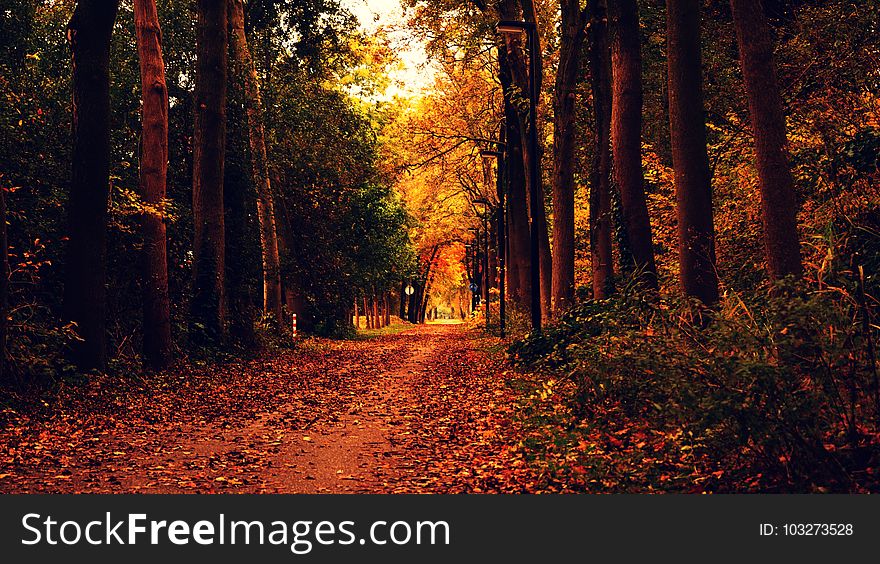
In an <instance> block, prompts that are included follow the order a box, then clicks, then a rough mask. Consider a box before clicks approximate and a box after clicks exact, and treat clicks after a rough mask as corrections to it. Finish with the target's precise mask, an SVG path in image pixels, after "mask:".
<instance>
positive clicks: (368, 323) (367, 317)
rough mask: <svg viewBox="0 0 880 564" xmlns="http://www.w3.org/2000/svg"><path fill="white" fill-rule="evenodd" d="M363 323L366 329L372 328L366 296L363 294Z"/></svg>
mask: <svg viewBox="0 0 880 564" xmlns="http://www.w3.org/2000/svg"><path fill="white" fill-rule="evenodd" d="M364 325H365V326H366V328H367V329H372V328H373V320H372V319H371V318H370V306H369V304H367V296H364Z"/></svg>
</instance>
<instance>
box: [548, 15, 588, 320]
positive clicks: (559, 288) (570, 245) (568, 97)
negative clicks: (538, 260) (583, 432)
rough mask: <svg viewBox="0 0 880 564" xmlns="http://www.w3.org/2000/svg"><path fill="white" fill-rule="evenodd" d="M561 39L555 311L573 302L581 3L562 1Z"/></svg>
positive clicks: (555, 191)
mask: <svg viewBox="0 0 880 564" xmlns="http://www.w3.org/2000/svg"><path fill="white" fill-rule="evenodd" d="M560 7H561V10H562V21H561V35H562V37H561V39H560V44H559V66H558V67H557V69H556V94H555V97H554V99H553V115H554V121H553V276H552V279H553V280H552V286H553V312H554V314H556V313H558V312H561V311H563V310H565V309H566V308H567V307H568V306H569V305H571V303H572V300H573V299H574V151H575V146H576V144H577V142H576V139H575V133H576V129H577V128H576V124H575V101H576V95H575V90H576V88H577V79H578V73H579V71H580V60H581V48H582V46H583V43H584V38H585V36H586V33H585V23H586V22H585V21H584V17H583V14H582V12H581V9H580V2H579V1H578V0H561V1H560Z"/></svg>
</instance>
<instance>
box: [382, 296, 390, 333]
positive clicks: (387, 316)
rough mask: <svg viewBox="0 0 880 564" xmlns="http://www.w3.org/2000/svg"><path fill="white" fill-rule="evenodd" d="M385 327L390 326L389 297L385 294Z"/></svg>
mask: <svg viewBox="0 0 880 564" xmlns="http://www.w3.org/2000/svg"><path fill="white" fill-rule="evenodd" d="M384 302H385V326H386V327H387V326H389V325H391V297H390V296H389V295H388V292H385V300H384Z"/></svg>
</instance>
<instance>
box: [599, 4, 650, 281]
mask: <svg viewBox="0 0 880 564" xmlns="http://www.w3.org/2000/svg"><path fill="white" fill-rule="evenodd" d="M611 7H612V9H611V68H612V72H611V92H612V104H611V152H612V156H613V165H612V174H613V179H614V183H615V185H616V186H617V188H618V190H619V191H620V207H621V211H622V215H623V227H624V229H625V230H626V235H627V237H626V240H627V243H628V244H629V251H630V254H631V256H632V260H633V265H632V266H633V267H635V269H636V272H638V273H639V280H640V281H641V283H642V284H643V285H645V286H646V287H648V288H652V289H656V288H657V287H658V281H657V266H656V264H655V263H654V244H653V240H652V237H651V222H650V219H649V215H648V202H647V199H646V197H645V186H644V173H643V170H642V103H643V94H642V55H641V45H640V38H639V6H638V2H636V0H611Z"/></svg>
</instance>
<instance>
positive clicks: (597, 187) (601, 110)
mask: <svg viewBox="0 0 880 564" xmlns="http://www.w3.org/2000/svg"><path fill="white" fill-rule="evenodd" d="M589 7H590V20H591V21H590V34H589V35H590V74H591V84H592V88H593V113H594V115H595V132H594V137H593V139H594V144H593V170H592V174H591V177H592V178H591V182H590V251H591V252H590V256H591V264H592V269H593V297H594V298H596V299H604V298H607V297H608V296H609V295H611V293H613V292H614V256H613V254H612V249H611V245H612V221H611V139H610V137H611V76H610V75H611V61H610V56H609V55H610V54H609V49H608V25H607V14H606V10H605V2H604V0H590V4H589Z"/></svg>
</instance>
